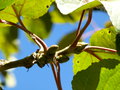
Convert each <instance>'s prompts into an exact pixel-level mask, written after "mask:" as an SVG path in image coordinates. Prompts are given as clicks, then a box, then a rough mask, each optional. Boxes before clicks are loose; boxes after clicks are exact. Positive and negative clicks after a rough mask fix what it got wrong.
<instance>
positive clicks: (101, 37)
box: [90, 27, 116, 49]
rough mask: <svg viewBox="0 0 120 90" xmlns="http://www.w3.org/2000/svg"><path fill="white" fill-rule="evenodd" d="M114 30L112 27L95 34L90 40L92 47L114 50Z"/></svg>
mask: <svg viewBox="0 0 120 90" xmlns="http://www.w3.org/2000/svg"><path fill="white" fill-rule="evenodd" d="M115 41H116V29H115V28H114V27H110V28H105V29H102V30H99V31H97V32H95V33H94V34H93V35H92V37H91V38H90V44H91V45H92V46H102V47H107V48H112V49H116V47H115Z"/></svg>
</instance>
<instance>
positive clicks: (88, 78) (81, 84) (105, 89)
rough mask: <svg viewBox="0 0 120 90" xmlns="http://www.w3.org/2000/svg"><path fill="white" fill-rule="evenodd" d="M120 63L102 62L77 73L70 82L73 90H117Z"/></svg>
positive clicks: (113, 60)
mask: <svg viewBox="0 0 120 90" xmlns="http://www.w3.org/2000/svg"><path fill="white" fill-rule="evenodd" d="M118 78H120V61H118V60H115V59H109V60H103V61H101V62H98V63H94V64H92V65H91V66H90V67H89V68H87V69H86V70H82V71H80V72H78V73H77V74H76V75H75V76H74V78H73V81H72V88H73V90H119V89H120V81H119V80H118Z"/></svg>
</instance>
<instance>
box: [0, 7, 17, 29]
mask: <svg viewBox="0 0 120 90" xmlns="http://www.w3.org/2000/svg"><path fill="white" fill-rule="evenodd" d="M0 19H2V20H6V21H10V22H13V23H17V22H18V20H17V18H16V15H15V13H14V11H13V9H12V7H10V6H9V7H7V8H5V9H4V10H2V11H0ZM4 26H10V25H8V24H3V23H0V27H4Z"/></svg>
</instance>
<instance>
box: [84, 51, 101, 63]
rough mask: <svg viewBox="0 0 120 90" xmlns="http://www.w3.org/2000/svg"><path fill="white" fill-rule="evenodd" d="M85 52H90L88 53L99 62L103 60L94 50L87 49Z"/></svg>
mask: <svg viewBox="0 0 120 90" xmlns="http://www.w3.org/2000/svg"><path fill="white" fill-rule="evenodd" d="M84 51H86V52H88V53H90V54H91V55H93V56H94V57H96V58H97V59H98V60H100V61H101V60H102V59H101V58H100V57H99V56H98V55H96V54H95V53H94V52H93V51H92V50H89V49H86V50H84Z"/></svg>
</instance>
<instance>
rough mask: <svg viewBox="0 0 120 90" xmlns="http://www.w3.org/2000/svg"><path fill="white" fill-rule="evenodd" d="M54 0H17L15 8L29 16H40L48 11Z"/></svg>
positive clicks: (21, 13)
mask: <svg viewBox="0 0 120 90" xmlns="http://www.w3.org/2000/svg"><path fill="white" fill-rule="evenodd" d="M53 1H54V0H17V2H16V3H15V8H16V9H17V12H18V13H19V14H20V15H22V16H24V17H28V18H32V19H35V18H39V17H40V16H43V15H44V14H45V13H47V11H48V9H49V7H50V5H51V4H52V2H53Z"/></svg>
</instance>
